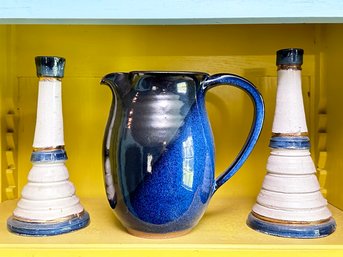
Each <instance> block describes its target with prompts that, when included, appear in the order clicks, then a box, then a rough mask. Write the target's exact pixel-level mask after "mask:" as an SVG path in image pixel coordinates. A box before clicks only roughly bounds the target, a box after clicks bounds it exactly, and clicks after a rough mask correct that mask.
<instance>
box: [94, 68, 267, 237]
mask: <svg viewBox="0 0 343 257" xmlns="http://www.w3.org/2000/svg"><path fill="white" fill-rule="evenodd" d="M101 83H102V84H106V85H108V86H109V87H110V88H111V90H112V92H113V101H112V106H111V110H110V115H109V119H108V122H107V126H106V131H105V136H104V142H103V162H104V163H103V164H104V177H105V186H106V192H107V198H108V201H109V203H110V206H111V207H112V208H113V209H114V211H115V214H116V216H117V217H118V219H119V220H120V222H121V223H122V224H123V225H124V226H125V227H126V228H127V230H128V231H129V233H131V234H133V235H136V236H141V237H157V238H158V237H173V236H178V235H182V234H185V233H187V232H188V231H190V230H191V229H192V228H193V227H194V226H195V225H196V224H197V223H198V222H199V220H200V218H201V217H202V215H203V214H204V212H205V209H206V207H207V205H208V203H209V200H210V199H211V196H212V195H213V194H214V192H216V190H217V189H218V188H219V187H220V186H221V185H222V184H224V183H225V182H226V181H227V180H228V179H229V178H231V177H232V175H234V174H235V173H236V171H237V170H238V169H239V168H240V167H241V166H242V164H243V163H244V162H245V160H246V159H247V158H248V156H249V154H250V153H251V151H252V149H253V147H254V145H255V143H256V141H257V139H258V137H259V134H260V132H261V129H262V124H263V119H264V104H263V99H262V96H261V95H260V93H259V92H258V91H257V89H256V88H255V87H254V85H253V84H251V83H250V82H249V81H247V80H245V79H243V78H241V77H238V76H236V75H232V74H217V75H213V76H210V75H208V74H206V73H200V72H150V71H149V72H143V71H137V72H130V73H111V74H108V75H106V76H105V77H104V78H103V79H102V81H101ZM218 85H230V86H234V87H238V88H240V89H242V90H244V91H245V92H246V93H248V95H249V96H250V97H251V99H252V100H253V103H254V109H255V115H254V119H253V124H252V127H251V130H250V134H249V136H248V138H247V140H246V142H245V144H244V146H243V148H242V150H241V151H240V152H239V154H238V156H237V157H236V159H235V160H234V162H233V163H232V164H231V165H230V166H229V168H228V169H227V170H225V171H224V172H223V173H222V174H221V175H220V176H219V177H218V178H216V179H215V178H214V170H215V159H214V142H213V136H212V132H211V127H210V124H209V121H208V117H207V113H206V109H205V95H206V92H207V91H208V90H209V89H211V88H213V87H215V86H218Z"/></svg>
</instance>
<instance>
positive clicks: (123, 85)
mask: <svg viewBox="0 0 343 257" xmlns="http://www.w3.org/2000/svg"><path fill="white" fill-rule="evenodd" d="M101 84H103V85H107V86H109V87H110V88H111V90H112V92H113V93H114V94H116V93H117V94H118V95H119V96H123V95H125V94H126V93H127V92H128V91H129V90H130V88H131V84H130V80H129V74H128V73H124V72H123V73H110V74H107V75H105V76H104V77H103V78H102V79H101Z"/></svg>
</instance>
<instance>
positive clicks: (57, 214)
mask: <svg viewBox="0 0 343 257" xmlns="http://www.w3.org/2000/svg"><path fill="white" fill-rule="evenodd" d="M64 63H65V60H64V59H63V58H60V57H44V56H43V57H36V65H37V75H38V77H39V87H38V88H39V89H38V104H37V118H36V128H35V135H34V142H33V148H34V150H33V152H32V155H31V162H32V164H33V166H32V168H31V170H30V172H29V175H28V183H27V184H26V185H25V186H24V188H23V190H22V193H21V199H20V200H19V202H18V204H17V208H16V209H15V210H14V211H13V216H11V217H10V218H9V219H8V222H7V224H8V229H9V230H10V231H12V232H14V233H18V234H23V235H32V236H48V235H56V234H61V233H66V232H70V231H73V230H76V229H80V228H82V227H85V226H87V225H88V223H89V215H88V213H87V212H86V211H85V210H84V208H83V207H82V205H81V204H80V201H79V199H78V197H76V196H75V188H74V185H73V184H72V183H71V182H70V181H69V173H68V170H67V167H66V166H65V161H66V160H67V154H66V151H65V149H64V136H63V115H62V83H61V78H62V77H63V71H64Z"/></svg>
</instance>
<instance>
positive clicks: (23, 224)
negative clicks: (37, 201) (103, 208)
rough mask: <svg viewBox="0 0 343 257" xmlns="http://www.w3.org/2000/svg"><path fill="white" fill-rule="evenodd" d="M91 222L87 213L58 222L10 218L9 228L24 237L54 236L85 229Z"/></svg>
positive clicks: (8, 221)
mask: <svg viewBox="0 0 343 257" xmlns="http://www.w3.org/2000/svg"><path fill="white" fill-rule="evenodd" d="M89 220H90V219H89V214H88V212H86V211H84V212H83V213H82V214H81V215H79V216H77V217H72V218H70V219H66V220H64V221H58V222H28V221H21V220H17V219H15V218H13V217H9V218H8V220H7V228H8V230H9V231H11V232H13V233H16V234H19V235H23V236H54V235H59V234H64V233H68V232H71V231H74V230H78V229H81V228H84V227H86V226H87V225H88V224H89Z"/></svg>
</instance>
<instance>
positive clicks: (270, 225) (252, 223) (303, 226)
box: [247, 212, 336, 239]
mask: <svg viewBox="0 0 343 257" xmlns="http://www.w3.org/2000/svg"><path fill="white" fill-rule="evenodd" d="M247 225H248V226H249V227H250V228H252V229H254V230H256V231H259V232H261V233H265V234H268V235H273V236H279V237H289V238H304V239H306V238H320V237H325V236H328V235H330V234H331V233H333V232H334V231H335V229H336V222H335V220H334V219H333V218H329V219H327V220H324V221H320V222H302V223H300V222H299V223H294V222H291V221H288V222H287V221H280V220H274V219H268V218H265V217H261V216H259V215H257V214H256V213H254V212H251V213H250V214H249V216H248V220H247Z"/></svg>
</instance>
